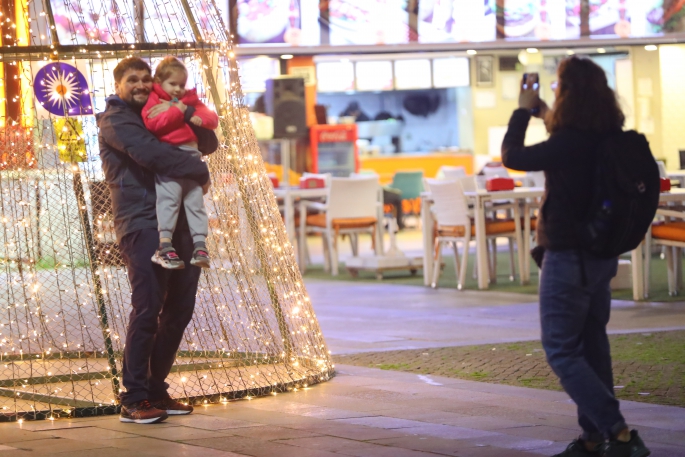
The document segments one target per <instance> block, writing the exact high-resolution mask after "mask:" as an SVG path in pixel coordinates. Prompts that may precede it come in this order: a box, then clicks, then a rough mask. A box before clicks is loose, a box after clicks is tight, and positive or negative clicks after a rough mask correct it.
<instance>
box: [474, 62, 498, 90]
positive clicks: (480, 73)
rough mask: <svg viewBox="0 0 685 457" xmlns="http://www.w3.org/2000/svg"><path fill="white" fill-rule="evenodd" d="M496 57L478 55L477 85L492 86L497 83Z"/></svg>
mask: <svg viewBox="0 0 685 457" xmlns="http://www.w3.org/2000/svg"><path fill="white" fill-rule="evenodd" d="M494 67H495V58H494V57H493V56H476V86H478V87H491V86H493V85H494V84H495V68H494Z"/></svg>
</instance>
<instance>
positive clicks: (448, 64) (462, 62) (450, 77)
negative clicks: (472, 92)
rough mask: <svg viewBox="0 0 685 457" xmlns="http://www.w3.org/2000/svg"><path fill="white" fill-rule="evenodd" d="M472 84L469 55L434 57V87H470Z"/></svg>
mask: <svg viewBox="0 0 685 457" xmlns="http://www.w3.org/2000/svg"><path fill="white" fill-rule="evenodd" d="M470 85H471V78H470V71H469V59H468V58H467V57H447V58H443V59H433V87H435V88H436V89H444V88H447V87H468V86H470Z"/></svg>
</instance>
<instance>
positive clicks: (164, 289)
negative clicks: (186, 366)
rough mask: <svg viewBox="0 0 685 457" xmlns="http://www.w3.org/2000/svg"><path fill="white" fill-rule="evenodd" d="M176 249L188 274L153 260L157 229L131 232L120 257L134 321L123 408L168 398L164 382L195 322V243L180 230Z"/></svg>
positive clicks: (125, 368) (126, 355)
mask: <svg viewBox="0 0 685 457" xmlns="http://www.w3.org/2000/svg"><path fill="white" fill-rule="evenodd" d="M173 245H174V248H175V249H176V252H177V253H178V255H179V257H181V259H182V260H183V261H184V262H185V263H186V268H185V269H184V270H165V269H164V268H162V267H160V266H159V265H157V264H155V263H153V262H152V261H151V260H150V259H151V258H152V255H153V254H154V253H155V250H156V249H157V248H158V246H159V233H158V232H157V230H156V229H152V228H150V229H143V230H138V231H137V232H133V233H129V234H128V235H126V236H124V237H123V238H122V240H121V243H120V247H121V254H122V256H123V258H124V262H125V263H126V267H127V269H128V279H129V281H130V283H131V306H132V307H133V310H132V311H131V316H130V318H129V324H128V331H127V333H126V348H125V349H124V361H123V384H124V387H125V388H126V392H123V393H122V394H121V396H120V399H121V404H122V405H130V404H132V403H135V402H138V401H141V400H146V399H148V400H157V399H161V398H166V397H167V396H168V394H167V388H168V387H169V385H168V384H166V383H165V381H164V380H165V379H166V377H167V376H168V374H169V371H170V370H171V367H172V365H173V364H174V360H175V358H176V351H177V350H178V347H179V345H180V344H181V339H182V338H183V332H184V331H185V328H186V326H187V325H188V323H189V322H190V319H191V318H192V317H193V309H194V308H195V294H196V293H197V284H198V281H199V279H200V268H198V267H194V266H191V265H190V259H191V257H192V255H193V240H192V237H191V236H190V232H188V231H187V230H176V232H175V233H174V237H173Z"/></svg>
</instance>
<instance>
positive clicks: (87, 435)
mask: <svg viewBox="0 0 685 457" xmlns="http://www.w3.org/2000/svg"><path fill="white" fill-rule="evenodd" d="M34 433H36V434H37V435H40V436H42V437H43V438H49V437H51V436H54V437H57V438H66V439H70V440H77V441H90V442H95V441H102V440H111V439H116V438H135V437H136V436H137V435H136V434H133V433H125V432H121V431H118V430H108V429H104V428H98V427H81V428H71V429H57V430H44V431H39V432H34Z"/></svg>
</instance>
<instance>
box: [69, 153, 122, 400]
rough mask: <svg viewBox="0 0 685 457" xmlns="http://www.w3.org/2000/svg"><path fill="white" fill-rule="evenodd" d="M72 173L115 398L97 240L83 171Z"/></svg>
mask: <svg viewBox="0 0 685 457" xmlns="http://www.w3.org/2000/svg"><path fill="white" fill-rule="evenodd" d="M71 166H72V172H73V174H74V192H75V194H76V203H77V204H78V214H79V216H80V217H79V218H80V219H81V228H83V234H84V241H85V243H86V250H87V251H88V258H89V259H90V274H91V278H92V279H93V287H94V292H95V300H96V301H97V304H98V315H99V317H100V328H101V330H102V337H103V339H104V340H105V353H106V355H107V363H108V364H109V366H110V370H111V373H112V390H113V391H114V397H115V398H118V397H119V372H118V370H117V364H116V359H115V358H114V347H113V346H112V338H111V336H110V329H109V320H108V319H107V307H106V306H105V296H104V294H103V293H102V283H101V282H100V276H98V274H97V270H98V269H99V267H100V262H99V259H98V258H97V253H96V251H95V239H94V238H93V229H92V228H91V226H90V218H89V217H88V207H87V206H86V197H85V191H84V190H83V181H82V180H81V171H80V170H79V168H78V164H77V163H75V162H72V164H71Z"/></svg>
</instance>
